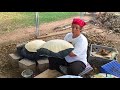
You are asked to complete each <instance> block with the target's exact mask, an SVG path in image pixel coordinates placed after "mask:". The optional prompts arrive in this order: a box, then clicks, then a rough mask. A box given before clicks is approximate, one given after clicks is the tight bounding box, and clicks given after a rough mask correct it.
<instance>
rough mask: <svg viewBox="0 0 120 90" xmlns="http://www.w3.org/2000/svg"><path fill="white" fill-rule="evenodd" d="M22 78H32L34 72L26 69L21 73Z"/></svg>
mask: <svg viewBox="0 0 120 90" xmlns="http://www.w3.org/2000/svg"><path fill="white" fill-rule="evenodd" d="M21 75H22V77H24V78H32V76H33V71H32V70H30V69H25V70H24V71H22V73H21Z"/></svg>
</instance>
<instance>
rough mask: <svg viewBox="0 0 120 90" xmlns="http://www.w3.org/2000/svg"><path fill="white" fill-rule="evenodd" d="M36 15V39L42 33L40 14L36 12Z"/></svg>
mask: <svg viewBox="0 0 120 90" xmlns="http://www.w3.org/2000/svg"><path fill="white" fill-rule="evenodd" d="M35 15H36V37H38V36H39V35H40V32H39V13H38V12H36V13H35Z"/></svg>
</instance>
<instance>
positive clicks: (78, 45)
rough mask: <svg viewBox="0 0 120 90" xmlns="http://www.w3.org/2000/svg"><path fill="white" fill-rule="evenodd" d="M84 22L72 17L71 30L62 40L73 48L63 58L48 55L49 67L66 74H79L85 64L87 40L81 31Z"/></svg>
mask: <svg viewBox="0 0 120 90" xmlns="http://www.w3.org/2000/svg"><path fill="white" fill-rule="evenodd" d="M85 25H86V23H85V22H84V21H83V20H82V19H80V18H74V19H73V21H72V32H70V33H68V34H66V36H65V37H64V40H66V41H68V42H70V43H71V44H72V45H73V46H74V50H73V51H72V52H70V53H69V55H67V56H66V57H65V58H64V59H60V58H54V57H49V58H48V60H49V69H52V70H54V69H56V70H57V71H59V72H61V73H63V74H67V75H79V74H80V73H81V72H82V71H84V70H85V68H86V65H87V48H88V40H87V38H86V37H85V36H84V35H83V34H82V33H81V32H82V28H83V27H84V26H85Z"/></svg>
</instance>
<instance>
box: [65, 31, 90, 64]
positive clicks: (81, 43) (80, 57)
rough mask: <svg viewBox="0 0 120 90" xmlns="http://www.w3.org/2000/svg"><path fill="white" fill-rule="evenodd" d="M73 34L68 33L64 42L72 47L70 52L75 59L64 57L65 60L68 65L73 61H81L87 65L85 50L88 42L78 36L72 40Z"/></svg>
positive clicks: (81, 35)
mask: <svg viewBox="0 0 120 90" xmlns="http://www.w3.org/2000/svg"><path fill="white" fill-rule="evenodd" d="M72 36H73V34H72V33H68V34H67V35H66V36H65V37H64V40H66V41H68V42H70V43H72V44H73V46H74V50H73V51H72V52H73V53H74V54H75V55H76V56H75V57H70V56H69V55H67V56H66V57H65V60H66V61H67V62H68V63H71V62H74V61H82V62H83V63H84V64H85V65H87V63H88V62H87V48H88V41H87V38H86V37H85V36H84V35H83V34H80V35H79V36H78V37H76V38H72Z"/></svg>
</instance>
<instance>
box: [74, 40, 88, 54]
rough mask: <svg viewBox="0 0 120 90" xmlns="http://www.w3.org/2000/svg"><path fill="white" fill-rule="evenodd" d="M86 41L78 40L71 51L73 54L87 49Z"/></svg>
mask: <svg viewBox="0 0 120 90" xmlns="http://www.w3.org/2000/svg"><path fill="white" fill-rule="evenodd" d="M87 46H88V45H87V42H81V43H80V42H78V43H76V44H75V47H74V50H73V51H72V52H73V53H74V54H75V55H77V56H79V55H81V54H82V53H83V52H84V51H85V50H87Z"/></svg>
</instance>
